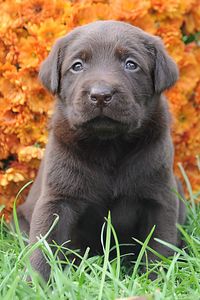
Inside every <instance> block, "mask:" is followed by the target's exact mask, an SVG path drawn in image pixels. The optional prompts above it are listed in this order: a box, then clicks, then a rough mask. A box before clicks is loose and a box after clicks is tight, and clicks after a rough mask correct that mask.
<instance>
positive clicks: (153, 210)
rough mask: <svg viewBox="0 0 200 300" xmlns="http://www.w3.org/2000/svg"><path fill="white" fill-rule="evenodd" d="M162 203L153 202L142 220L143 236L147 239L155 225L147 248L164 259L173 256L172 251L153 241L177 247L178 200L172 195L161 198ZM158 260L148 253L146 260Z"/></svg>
mask: <svg viewBox="0 0 200 300" xmlns="http://www.w3.org/2000/svg"><path fill="white" fill-rule="evenodd" d="M163 200H164V201H163V203H162V202H158V201H156V200H155V201H153V202H154V203H151V204H152V205H149V206H148V209H147V211H146V214H145V215H146V216H145V220H143V222H145V223H143V229H144V231H143V236H144V238H146V237H147V235H148V233H149V232H150V230H151V229H152V227H153V226H154V225H155V231H154V233H153V236H152V238H151V240H150V242H149V246H150V247H151V248H153V249H154V250H156V251H157V252H158V253H160V254H162V255H163V256H165V257H168V256H170V255H172V254H173V252H174V251H173V250H172V249H170V248H168V247H167V246H164V245H162V244H160V243H159V242H156V241H155V238H159V239H161V240H163V241H166V242H169V243H171V244H173V245H178V234H177V228H176V224H177V222H178V207H179V202H178V199H177V198H176V197H175V196H173V195H168V197H167V195H165V196H163ZM145 231H146V233H145ZM156 259H158V257H157V256H156V255H154V254H153V253H151V252H149V253H148V260H149V261H154V260H156Z"/></svg>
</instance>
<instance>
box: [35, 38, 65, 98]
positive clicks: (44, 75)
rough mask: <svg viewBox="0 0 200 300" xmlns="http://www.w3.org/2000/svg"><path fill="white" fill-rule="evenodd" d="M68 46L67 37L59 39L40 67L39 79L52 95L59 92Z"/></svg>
mask: <svg viewBox="0 0 200 300" xmlns="http://www.w3.org/2000/svg"><path fill="white" fill-rule="evenodd" d="M66 45H67V37H64V38H60V39H58V40H57V41H56V43H55V44H54V46H53V47H52V49H51V51H50V53H49V55H48V56H47V58H46V59H45V61H44V62H43V63H42V64H41V67H40V71H39V79H40V81H41V82H42V84H43V85H44V86H45V87H46V88H47V90H49V91H50V92H51V93H52V94H56V93H58V91H59V84H60V71H61V64H62V59H63V55H64V50H65V48H66Z"/></svg>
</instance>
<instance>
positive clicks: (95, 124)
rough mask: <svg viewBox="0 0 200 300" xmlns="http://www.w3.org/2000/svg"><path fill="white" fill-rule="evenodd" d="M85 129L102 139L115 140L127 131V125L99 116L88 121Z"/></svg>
mask: <svg viewBox="0 0 200 300" xmlns="http://www.w3.org/2000/svg"><path fill="white" fill-rule="evenodd" d="M84 128H85V129H86V130H88V131H89V132H90V133H91V134H92V135H96V136H97V137H99V138H102V139H107V138H114V137H116V136H119V135H121V134H123V133H125V132H126V131H127V125H125V124H123V123H121V122H119V121H116V120H113V119H111V118H109V117H105V116H98V117H95V118H94V119H91V120H89V121H87V122H86V123H85V124H84Z"/></svg>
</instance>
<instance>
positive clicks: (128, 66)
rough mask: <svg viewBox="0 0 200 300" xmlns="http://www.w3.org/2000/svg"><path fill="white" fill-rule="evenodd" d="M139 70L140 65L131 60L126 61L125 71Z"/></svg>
mask: <svg viewBox="0 0 200 300" xmlns="http://www.w3.org/2000/svg"><path fill="white" fill-rule="evenodd" d="M137 68H138V65H137V64H136V63H135V62H134V61H133V60H132V59H130V58H128V59H127V60H126V61H125V69H126V70H129V71H134V70H136V69H137Z"/></svg>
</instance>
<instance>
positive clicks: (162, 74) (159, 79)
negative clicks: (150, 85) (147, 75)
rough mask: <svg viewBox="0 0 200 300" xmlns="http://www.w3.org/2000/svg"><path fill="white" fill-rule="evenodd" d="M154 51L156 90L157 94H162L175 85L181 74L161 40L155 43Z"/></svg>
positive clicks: (157, 39)
mask: <svg viewBox="0 0 200 300" xmlns="http://www.w3.org/2000/svg"><path fill="white" fill-rule="evenodd" d="M154 41H155V40H154ZM154 49H155V51H154V52H155V54H154V55H155V65H154V88H155V92H156V93H157V94H160V93H162V92H163V91H164V90H166V89H168V88H170V87H171V86H172V85H174V84H175V82H176V81H177V79H178V75H179V72H178V67H177V65H176V63H175V62H174V60H173V59H172V58H171V57H170V56H169V55H168V54H167V51H166V50H165V48H164V45H163V43H162V41H161V40H160V39H159V38H156V41H155V42H154Z"/></svg>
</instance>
